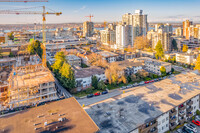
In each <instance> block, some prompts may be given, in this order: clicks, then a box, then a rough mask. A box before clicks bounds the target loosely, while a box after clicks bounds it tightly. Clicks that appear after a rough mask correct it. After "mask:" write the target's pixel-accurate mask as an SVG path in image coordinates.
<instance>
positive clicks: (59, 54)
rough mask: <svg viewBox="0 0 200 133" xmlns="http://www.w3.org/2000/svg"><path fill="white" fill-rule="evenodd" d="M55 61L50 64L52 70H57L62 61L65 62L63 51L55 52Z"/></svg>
mask: <svg viewBox="0 0 200 133" xmlns="http://www.w3.org/2000/svg"><path fill="white" fill-rule="evenodd" d="M54 59H55V63H54V64H53V65H52V69H53V71H54V72H55V71H59V70H60V69H61V67H62V65H63V63H64V62H66V58H65V55H64V52H62V51H61V52H57V53H56V55H55V58H54Z"/></svg>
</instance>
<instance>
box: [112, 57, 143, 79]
mask: <svg viewBox="0 0 200 133" xmlns="http://www.w3.org/2000/svg"><path fill="white" fill-rule="evenodd" d="M114 64H116V65H118V66H119V68H121V70H123V72H124V73H125V75H126V76H130V75H132V74H136V73H137V72H138V71H139V70H142V67H143V64H142V63H141V62H134V60H124V61H118V62H114Z"/></svg>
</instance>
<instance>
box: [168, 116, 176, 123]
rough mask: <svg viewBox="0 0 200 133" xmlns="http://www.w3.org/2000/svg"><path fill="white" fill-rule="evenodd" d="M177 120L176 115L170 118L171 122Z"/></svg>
mask: <svg viewBox="0 0 200 133" xmlns="http://www.w3.org/2000/svg"><path fill="white" fill-rule="evenodd" d="M176 120H177V118H176V117H175V118H170V119H169V122H170V123H173V122H175V121H176Z"/></svg>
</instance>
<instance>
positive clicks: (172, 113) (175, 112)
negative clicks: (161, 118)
mask: <svg viewBox="0 0 200 133" xmlns="http://www.w3.org/2000/svg"><path fill="white" fill-rule="evenodd" d="M176 114H177V111H176V110H173V111H170V112H169V116H170V117H173V116H174V115H176Z"/></svg>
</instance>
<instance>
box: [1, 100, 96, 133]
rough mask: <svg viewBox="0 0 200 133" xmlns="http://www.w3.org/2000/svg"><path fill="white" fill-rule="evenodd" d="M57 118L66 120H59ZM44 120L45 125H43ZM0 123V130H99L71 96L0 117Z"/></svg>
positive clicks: (32, 132)
mask: <svg viewBox="0 0 200 133" xmlns="http://www.w3.org/2000/svg"><path fill="white" fill-rule="evenodd" d="M59 118H64V119H66V120H64V121H63V122H59V121H58V119H59ZM45 122H47V124H48V125H47V126H44V123H45ZM0 123H1V126H0V132H1V131H2V130H4V131H8V132H15V133H35V132H36V133H37V132H40V133H41V132H43V133H47V132H55V133H56V132H62V133H65V132H67V133H95V132H97V131H98V130H99V128H98V127H97V125H96V124H95V123H94V122H93V120H92V119H91V118H90V117H89V115H88V114H87V113H86V112H85V111H84V109H82V107H81V106H80V104H79V103H78V102H77V101H76V99H75V98H73V97H71V98H68V99H64V100H60V101H56V102H51V103H48V104H45V105H42V106H39V107H35V108H32V109H28V110H24V111H20V112H18V113H15V114H12V115H8V116H4V117H1V118H0ZM56 127H57V128H56ZM35 128H36V129H37V130H35Z"/></svg>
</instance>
